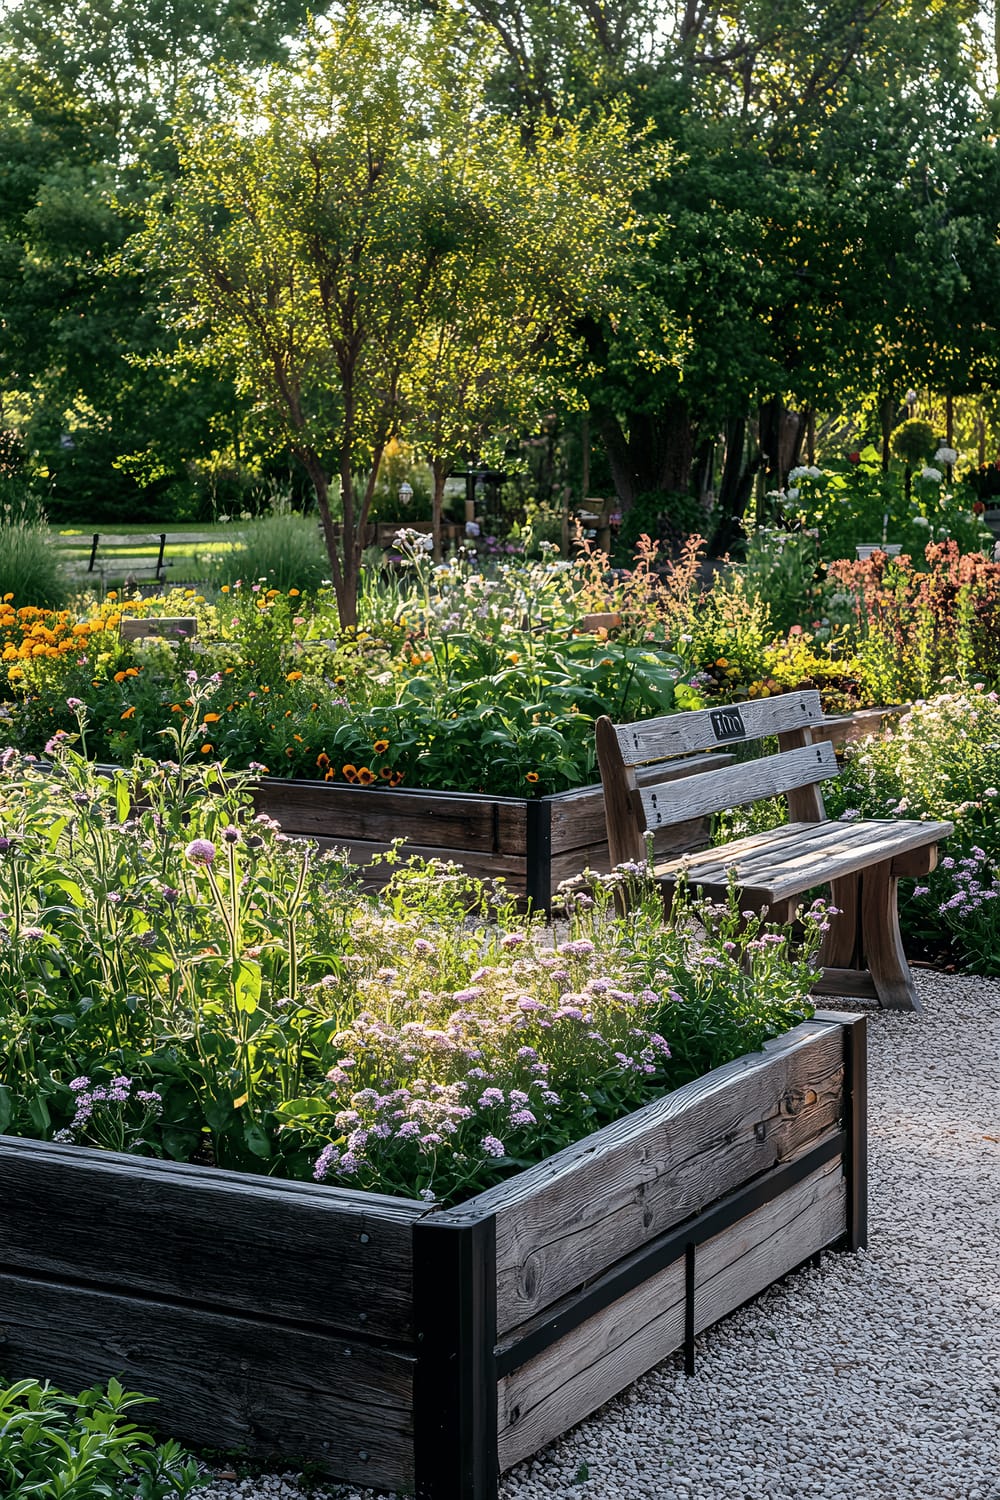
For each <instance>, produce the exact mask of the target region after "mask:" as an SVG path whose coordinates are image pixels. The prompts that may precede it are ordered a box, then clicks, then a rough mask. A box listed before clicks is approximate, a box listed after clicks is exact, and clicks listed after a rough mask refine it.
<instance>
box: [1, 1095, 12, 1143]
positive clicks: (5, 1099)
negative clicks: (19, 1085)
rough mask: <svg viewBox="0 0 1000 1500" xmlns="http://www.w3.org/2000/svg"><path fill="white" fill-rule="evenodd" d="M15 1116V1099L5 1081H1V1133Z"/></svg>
mask: <svg viewBox="0 0 1000 1500" xmlns="http://www.w3.org/2000/svg"><path fill="white" fill-rule="evenodd" d="M13 1118H14V1099H13V1096H12V1094H11V1092H10V1089H9V1088H8V1087H7V1085H6V1084H5V1083H0V1134H2V1132H3V1131H5V1130H6V1129H7V1126H8V1125H9V1124H10V1122H11V1120H12V1119H13Z"/></svg>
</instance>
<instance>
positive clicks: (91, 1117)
mask: <svg viewBox="0 0 1000 1500" xmlns="http://www.w3.org/2000/svg"><path fill="white" fill-rule="evenodd" d="M205 691H206V690H205V689H204V687H203V686H202V685H199V684H197V683H192V684H191V692H190V696H191V698H192V700H193V703H192V706H191V711H190V713H189V714H188V715H187V716H186V718H185V719H184V721H182V723H181V724H180V725H179V726H178V727H176V728H175V729H174V730H173V731H172V732H171V735H170V737H169V738H168V741H167V743H166V747H165V748H166V749H167V751H168V753H169V754H170V756H171V758H170V760H168V761H165V762H163V763H159V764H158V763H155V762H151V761H142V760H140V761H137V762H136V763H135V764H134V765H133V766H132V767H131V768H129V769H127V770H126V769H122V770H119V771H117V772H116V773H114V775H112V776H108V775H103V776H102V775H99V774H97V773H96V772H95V770H94V769H93V767H92V766H91V765H90V763H89V762H88V761H87V760H86V759H85V758H84V757H83V756H82V755H81V754H79V753H78V752H77V751H76V750H74V749H72V748H71V747H69V746H68V745H66V744H65V743H63V744H62V745H60V746H55V747H54V748H53V755H54V766H53V769H52V770H51V772H48V771H44V770H42V769H40V768H39V767H37V766H36V765H33V764H32V763H30V762H26V761H25V760H24V759H23V758H22V757H21V756H19V755H18V754H17V752H15V751H13V750H8V751H6V752H4V754H3V756H2V757H0V830H2V832H0V909H2V910H3V912H4V913H5V917H4V923H5V930H6V936H5V941H4V942H3V944H2V945H0V1131H8V1132H11V1133H14V1134H27V1135H33V1136H40V1137H42V1138H45V1139H53V1138H54V1139H56V1140H59V1141H63V1142H66V1143H68V1144H80V1145H90V1146H100V1147H111V1148H113V1149H115V1150H125V1151H133V1152H138V1153H141V1154H146V1155H155V1156H162V1157H168V1158H173V1159H176V1160H185V1161H186V1160H194V1161H198V1162H202V1163H206V1162H210V1163H218V1164H219V1165H223V1166H227V1167H231V1168H236V1169H239V1170H247V1171H258V1172H266V1173H268V1174H272V1175H282V1176H292V1177H300V1178H301V1177H308V1176H314V1177H316V1178H317V1179H320V1180H329V1181H338V1182H348V1183H350V1184H352V1185H356V1186H363V1187H371V1188H374V1189H377V1190H380V1191H388V1192H396V1193H404V1194H405V1195H407V1196H410V1197H412V1196H413V1195H414V1194H416V1193H422V1194H424V1195H425V1196H427V1197H434V1198H435V1199H439V1200H441V1201H446V1202H453V1201H456V1200H457V1199H460V1198H461V1197H463V1196H464V1195H466V1194H467V1193H469V1192H473V1191H476V1190H477V1189H478V1188H480V1187H485V1186H488V1185H489V1184H490V1183H491V1182H495V1181H497V1180H499V1179H500V1178H501V1177H503V1176H505V1175H506V1174H508V1173H510V1172H511V1171H514V1170H516V1169H517V1168H518V1167H520V1166H523V1165H525V1164H526V1163H528V1162H531V1161H538V1160H541V1159H542V1158H544V1157H545V1156H547V1155H548V1154H550V1152H551V1151H553V1150H557V1149H559V1148H560V1147H561V1146H564V1145H567V1144H569V1143H570V1142H571V1141H573V1140H575V1139H578V1138H579V1137H580V1135H582V1134H585V1133H586V1132H587V1131H589V1130H591V1129H594V1128H596V1127H597V1126H599V1125H602V1124H605V1123H608V1122H609V1121H611V1120H613V1119H615V1118H617V1117H618V1116H619V1115H620V1114H621V1113H623V1112H625V1111H627V1110H630V1109H632V1108H634V1107H636V1105H638V1104H641V1103H643V1102H645V1100H647V1099H649V1098H651V1097H654V1096H655V1095H656V1094H657V1093H658V1092H661V1091H662V1090H663V1089H664V1088H671V1087H673V1086H675V1085H676V1084H677V1083H679V1082H683V1081H684V1080H685V1079H686V1078H687V1077H690V1076H694V1074H696V1073H698V1072H700V1071H703V1070H704V1068H706V1067H713V1066H715V1065H716V1064H718V1063H721V1062H723V1061H726V1060H728V1058H730V1057H732V1056H735V1055H737V1054H738V1053H740V1052H743V1051H745V1050H746V1049H747V1048H748V1047H753V1046H756V1045H758V1044H759V1042H760V1041H761V1040H762V1039H764V1038H765V1037H766V1036H768V1035H773V1034H775V1031H781V1030H784V1029H786V1028H787V1026H788V1025H790V1024H793V1023H794V1021H795V1020H797V1019H799V1018H800V1017H801V1015H803V1014H804V1013H806V1011H807V1009H808V1002H807V1000H806V998H805V997H806V996H807V995H808V991H809V989H810V985H811V969H810V950H808V949H807V951H806V952H805V953H804V954H801V953H796V954H792V952H791V951H790V950H789V948H788V946H787V941H786V937H785V936H784V935H778V934H772V935H770V936H767V937H765V933H764V930H763V929H762V928H761V927H760V926H759V924H756V923H750V924H745V923H744V922H743V921H742V919H741V918H740V917H739V913H738V911H735V910H734V911H731V912H730V913H729V914H728V916H727V915H726V913H725V912H724V911H721V910H720V909H715V908H712V909H701V908H699V907H697V906H695V907H693V908H692V909H691V910H690V911H689V910H688V909H687V908H686V907H685V905H684V903H683V902H682V901H679V902H677V903H675V910H674V914H673V916H672V918H671V921H670V922H669V923H668V922H664V921H663V920H662V905H661V904H660V903H659V898H658V897H657V896H656V894H655V890H654V889H653V887H652V886H651V885H650V886H649V888H648V889H644V890H642V891H641V892H640V893H639V895H638V896H637V898H636V899H635V900H634V901H633V903H632V909H631V911H630V913H629V915H628V916H627V917H625V916H622V917H619V916H617V915H616V913H615V898H616V886H615V883H614V881H609V882H607V883H606V884H601V883H600V882H598V884H597V886H596V887H595V888H594V890H593V891H588V892H586V893H584V894H583V895H582V896H576V897H574V898H573V899H572V900H571V902H570V911H569V923H570V934H569V936H568V937H567V938H565V939H564V940H560V941H559V942H558V943H557V944H556V946H555V947H553V945H552V939H551V935H550V933H549V931H548V930H547V929H546V928H545V926H544V925H543V924H542V922H541V920H540V919H539V918H536V917H532V916H525V915H523V914H519V913H518V912H517V911H516V909H515V904H514V902H513V901H512V900H511V899H510V898H509V897H508V895H507V893H506V892H505V891H504V889H503V887H502V886H501V885H487V884H485V883H483V882H479V881H475V880H473V879H471V878H469V877H467V876H465V875H464V874H463V873H462V871H461V870H459V869H458V868H457V867H454V866H446V865H442V864H440V863H436V862H429V863H428V862H423V861H412V862H409V861H405V860H404V859H403V858H402V857H401V855H400V854H399V852H398V851H393V852H392V853H391V854H390V855H389V856H388V858H387V861H386V863H387V865H388V868H387V871H386V873H387V875H388V877H389V878H388V881H387V884H386V886H385V888H384V890H383V891H382V892H381V893H380V894H379V896H378V897H377V898H376V897H371V896H366V895H365V894H364V893H363V892H361V891H360V890H359V887H358V883H357V875H356V872H354V871H352V870H351V868H350V867H349V866H348V865H347V863H346V862H345V860H344V859H343V858H342V857H340V856H338V855H336V854H335V853H332V852H329V851H328V852H323V853H320V852H318V851H316V850H315V848H313V847H312V846H310V845H309V844H307V843H303V842H301V841H294V842H293V841H290V840H287V839H285V838H284V837H283V836H282V835H281V832H280V830H279V829H278V828H277V825H275V824H273V823H272V822H271V821H270V820H268V819H266V818H264V819H262V818H256V819H255V818H253V816H252V807H251V804H250V799H249V797H248V795H247V792H246V783H245V779H242V778H240V777H238V776H230V775H227V774H226V773H225V772H224V771H223V770H222V769H221V768H220V767H219V766H218V765H211V766H206V765H204V764H202V763H200V761H199V759H198V741H199V739H200V719H201V715H202V713H203V702H204V696H203V695H204V692H205ZM78 712H79V717H80V733H81V734H84V733H85V732H86V715H85V712H84V711H83V710H82V708H81V709H79V710H78ZM629 878H630V879H633V880H636V879H638V877H635V876H632V875H630V876H629ZM643 878H644V877H643ZM657 913H659V916H658V917H657V919H656V920H654V917H655V916H656V914H657ZM695 920H698V921H700V922H701V923H702V924H703V925H704V926H706V929H707V930H706V932H705V935H704V936H703V938H702V940H701V943H700V945H699V946H697V947H696V946H695V945H694V943H693V939H692V937H691V933H690V931H689V928H690V925H691V923H692V922H693V921H695ZM817 920H818V919H817Z"/></svg>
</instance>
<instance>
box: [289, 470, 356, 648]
mask: <svg viewBox="0 0 1000 1500" xmlns="http://www.w3.org/2000/svg"><path fill="white" fill-rule="evenodd" d="M295 456H296V458H297V459H298V460H299V463H300V464H301V465H302V467H303V468H304V469H305V471H306V473H307V474H308V475H309V482H310V484H311V485H312V487H313V490H314V492H315V495H316V505H317V508H318V510H319V520H320V525H321V527H322V528H323V541H324V543H325V544H326V555H327V557H328V558H329V559H330V578H331V580H332V582H333V591H334V593H335V594H336V596H337V612H338V614H339V615H340V623H341V624H344V618H343V611H342V608H341V600H342V597H343V592H344V567H343V562H342V560H341V550H340V538H339V537H338V536H337V527H336V524H335V522H334V519H333V515H332V513H331V511H330V481H329V479H328V478H327V474H326V470H325V469H324V467H323V465H322V463H321V462H320V458H319V455H318V454H317V453H316V452H314V450H313V449H312V448H297V449H296V450H295ZM344 550H345V552H346V547H345V549H344Z"/></svg>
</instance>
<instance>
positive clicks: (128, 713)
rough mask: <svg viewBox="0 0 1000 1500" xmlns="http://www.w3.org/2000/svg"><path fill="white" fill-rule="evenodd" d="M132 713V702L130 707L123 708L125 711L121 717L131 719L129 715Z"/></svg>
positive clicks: (133, 708) (133, 709)
mask: <svg viewBox="0 0 1000 1500" xmlns="http://www.w3.org/2000/svg"><path fill="white" fill-rule="evenodd" d="M134 713H135V704H133V705H132V707H131V708H127V709H126V710H125V712H124V713H123V714H122V718H123V719H131V717H132V715H133V714H134Z"/></svg>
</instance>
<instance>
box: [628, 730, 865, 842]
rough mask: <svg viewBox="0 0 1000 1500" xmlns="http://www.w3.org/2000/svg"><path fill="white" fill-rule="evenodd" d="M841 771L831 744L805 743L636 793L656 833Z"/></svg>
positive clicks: (775, 794)
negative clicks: (672, 825)
mask: <svg viewBox="0 0 1000 1500" xmlns="http://www.w3.org/2000/svg"><path fill="white" fill-rule="evenodd" d="M836 774H837V757H836V755H835V754H834V750H833V746H832V745H831V744H830V743H829V742H828V741H824V742H823V743H822V744H819V745H803V746H802V747H801V748H800V749H798V750H785V751H783V752H782V753H781V754H779V755H769V756H767V757H765V758H764V759H763V760H747V761H742V762H740V763H738V764H736V765H733V766H728V767H726V769H725V770H722V771H706V772H704V773H703V774H702V775H700V776H687V777H685V778H684V779H683V780H682V781H679V782H675V783H658V784H657V785H656V786H655V787H640V788H639V791H638V796H639V799H640V802H641V805H642V814H643V817H644V818H645V820H646V827H647V828H651V829H653V830H654V831H655V830H656V829H657V828H662V827H664V826H665V825H669V824H671V823H679V822H681V821H682V820H686V819H689V818H698V817H702V816H704V815H705V814H706V813H714V812H722V811H723V810H724V809H726V808H729V807H741V806H743V804H744V803H747V802H760V801H761V800H762V799H763V798H765V797H778V796H780V795H781V793H782V792H787V791H788V790H789V789H790V788H792V787H802V786H807V785H809V784H810V783H812V782H815V781H829V780H830V778H831V777H833V776H836Z"/></svg>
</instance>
